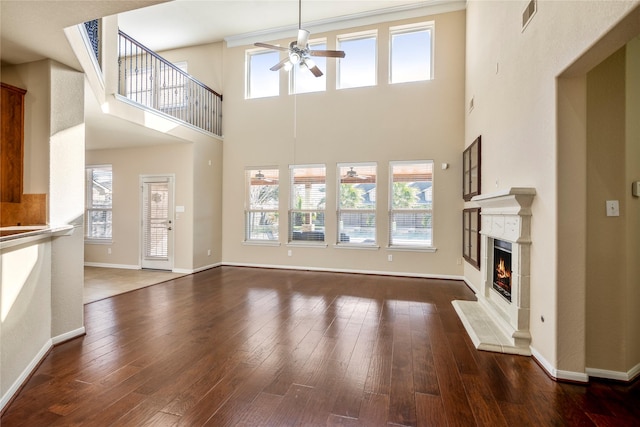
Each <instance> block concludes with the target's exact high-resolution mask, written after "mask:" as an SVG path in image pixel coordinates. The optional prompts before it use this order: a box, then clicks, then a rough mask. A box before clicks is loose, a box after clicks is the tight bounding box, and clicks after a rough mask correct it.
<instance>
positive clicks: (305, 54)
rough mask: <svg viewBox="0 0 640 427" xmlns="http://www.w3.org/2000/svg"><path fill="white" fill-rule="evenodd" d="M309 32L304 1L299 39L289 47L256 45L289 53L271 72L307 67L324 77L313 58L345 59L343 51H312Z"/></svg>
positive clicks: (300, 5)
mask: <svg viewBox="0 0 640 427" xmlns="http://www.w3.org/2000/svg"><path fill="white" fill-rule="evenodd" d="M308 43H309V31H307V30H305V29H303V28H302V0H298V39H297V40H293V41H292V42H291V43H289V47H288V48H287V47H282V46H275V45H272V44H268V43H260V42H258V43H255V46H258V47H265V48H267V49H274V50H282V51H285V52H288V54H287V57H286V58H284V59H283V60H282V61H280V62H278V63H277V64H276V65H274V66H273V67H271V68H269V69H270V70H271V71H278V70H279V69H281V68H282V67H284V69H285V70H287V71H289V70H290V69H291V68H293V66H295V65H298V66H300V67H306V68H307V69H309V71H311V72H312V73H313V75H314V76H316V77H320V76H322V71H320V68H318V66H317V65H316V64H315V62H313V60H312V59H311V57H312V56H321V57H326V58H344V57H345V53H344V51H342V50H312V49H309V44H308Z"/></svg>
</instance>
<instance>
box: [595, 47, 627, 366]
mask: <svg viewBox="0 0 640 427" xmlns="http://www.w3.org/2000/svg"><path fill="white" fill-rule="evenodd" d="M639 65H640V38H635V39H634V40H632V41H631V42H629V43H628V44H627V45H626V46H624V47H622V48H621V49H619V50H618V51H617V52H616V53H614V54H613V55H611V56H610V57H609V58H607V59H606V60H605V61H603V62H602V63H601V64H599V65H598V66H597V67H596V68H594V69H593V70H592V71H590V72H589V73H588V74H587V106H588V108H587V169H588V175H587V176H588V179H587V186H588V187H587V188H588V193H587V194H588V196H587V227H588V228H587V230H588V233H587V323H586V326H587V329H586V333H587V366H588V367H589V368H590V369H592V370H598V371H609V372H622V373H629V375H633V372H632V370H633V368H634V367H635V370H636V371H637V370H638V369H640V368H639V367H640V339H639V338H638V337H639V336H640V334H639V333H638V331H639V329H638V326H637V324H638V319H639V317H638V314H637V313H636V312H637V310H636V307H637V305H638V304H640V291H639V288H640V282H639V281H638V277H640V274H639V273H640V270H639V267H638V265H639V264H638V262H637V260H638V259H639V257H640V250H639V246H640V234H639V230H640V224H639V223H638V218H640V203H638V198H636V197H633V196H632V194H631V191H630V190H631V183H632V182H633V181H634V180H638V178H639V177H640V169H639V166H640V151H639V147H640V133H638V124H637V122H638V120H637V118H638V114H639V113H640V108H639V107H640V104H639V103H638V98H639V97H640V90H639V88H640V78H638V76H640V66H639ZM606 200H618V201H619V203H620V216H618V217H608V216H606V213H605V201H606ZM612 350H615V351H612ZM596 374H601V373H598V372H596Z"/></svg>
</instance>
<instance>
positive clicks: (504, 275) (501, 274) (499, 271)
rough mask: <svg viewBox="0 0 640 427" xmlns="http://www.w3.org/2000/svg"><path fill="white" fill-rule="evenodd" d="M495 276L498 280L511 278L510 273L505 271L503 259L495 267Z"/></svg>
mask: <svg viewBox="0 0 640 427" xmlns="http://www.w3.org/2000/svg"><path fill="white" fill-rule="evenodd" d="M496 275H497V277H498V279H509V278H511V271H509V270H507V269H506V267H505V266H504V259H502V258H500V262H499V263H498V265H497V266H496Z"/></svg>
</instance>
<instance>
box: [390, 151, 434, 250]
mask: <svg viewBox="0 0 640 427" xmlns="http://www.w3.org/2000/svg"><path fill="white" fill-rule="evenodd" d="M390 166H391V167H390V169H391V189H390V192H389V194H390V205H391V211H390V214H389V220H390V221H391V223H390V224H389V230H390V232H389V235H390V238H389V245H390V246H392V247H394V246H395V247H408V248H429V247H432V246H433V236H432V220H431V216H432V212H433V161H431V160H425V161H411V162H392V163H391V165H390Z"/></svg>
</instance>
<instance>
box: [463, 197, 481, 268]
mask: <svg viewBox="0 0 640 427" xmlns="http://www.w3.org/2000/svg"><path fill="white" fill-rule="evenodd" d="M462 257H463V258H464V259H465V260H466V261H467V262H468V263H469V264H471V265H473V266H474V267H475V268H477V269H478V270H480V208H468V209H464V210H463V211H462Z"/></svg>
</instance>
